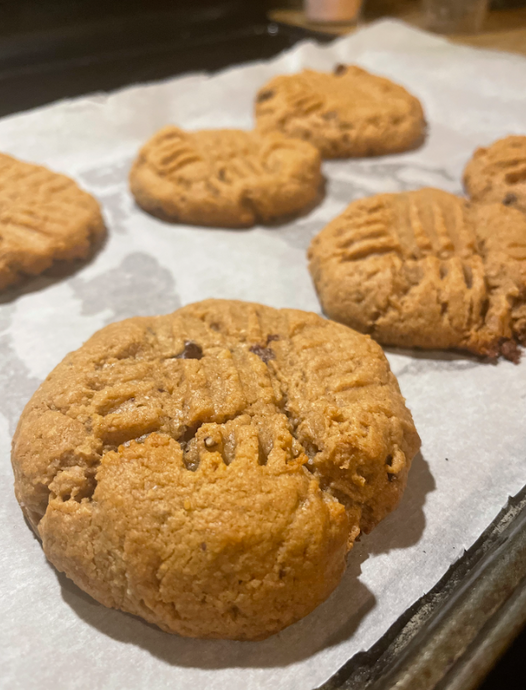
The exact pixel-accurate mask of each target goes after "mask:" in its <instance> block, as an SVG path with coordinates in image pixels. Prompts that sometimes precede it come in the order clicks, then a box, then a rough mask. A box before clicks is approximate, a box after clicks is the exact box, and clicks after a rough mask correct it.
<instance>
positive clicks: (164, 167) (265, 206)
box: [130, 126, 322, 228]
mask: <svg viewBox="0 0 526 690" xmlns="http://www.w3.org/2000/svg"><path fill="white" fill-rule="evenodd" d="M321 185H322V176H321V170H320V154H319V152H318V151H317V150H316V149H315V148H314V147H313V146H311V145H310V144H307V143H306V142H303V141H291V140H289V139H286V138H285V137H284V136H283V135H281V134H277V133H273V134H270V135H269V136H262V135H260V134H257V133H253V132H244V131H241V130H228V129H223V130H204V131H199V132H185V131H184V130H182V129H179V128H178V127H171V126H170V127H164V128H163V129H161V130H160V131H159V132H157V134H155V135H154V136H153V137H152V138H151V139H150V140H149V141H148V142H147V143H146V144H145V145H144V146H143V148H142V149H141V151H140V153H139V157H138V158H137V160H136V161H135V163H134V165H133V167H132V170H131V172H130V187H131V191H132V194H133V195H134V197H135V199H136V201H137V203H138V204H139V206H141V207H142V208H143V209H144V210H145V211H148V212H149V213H152V214H153V215H156V216H159V217H161V218H163V219H164V220H169V221H175V222H181V223H191V224H195V225H209V226H217V227H234V228H237V227H250V226H251V225H254V224H255V223H258V222H261V223H272V222H276V221H279V220H280V219H282V218H286V217H288V216H290V215H294V214H299V213H300V212H302V211H304V210H307V209H308V208H309V207H311V206H312V205H313V204H314V203H315V202H316V201H317V200H318V199H319V198H320V195H321Z"/></svg>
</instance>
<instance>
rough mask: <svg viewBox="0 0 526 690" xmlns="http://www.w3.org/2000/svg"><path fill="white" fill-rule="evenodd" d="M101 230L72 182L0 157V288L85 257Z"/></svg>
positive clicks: (92, 204)
mask: <svg viewBox="0 0 526 690" xmlns="http://www.w3.org/2000/svg"><path fill="white" fill-rule="evenodd" d="M104 232H105V230H104V224H103V220H102V217H101V213H100V209H99V207H98V204H97V202H96V201H95V199H93V198H92V197H91V196H90V195H89V194H87V193H86V192H83V191H81V190H80V189H79V188H78V187H77V185H76V184H75V182H73V180H70V179H69V178H67V177H65V176H64V175H58V174H56V173H53V172H51V171H49V170H46V169H45V168H42V167H39V166H36V165H31V164H29V163H24V162H21V161H18V160H16V159H14V158H11V157H10V156H6V155H4V154H0V245H1V253H0V288H4V287H7V286H8V285H11V284H14V283H16V282H18V281H19V280H20V279H21V278H22V277H23V276H25V275H35V274H38V273H41V272H42V271H44V270H46V269H48V268H49V267H50V266H51V265H52V264H53V263H54V262H55V261H66V260H71V259H80V258H83V257H85V256H86V255H87V254H88V253H89V251H90V249H91V247H92V245H93V244H94V243H96V242H97V241H98V240H99V239H100V238H101V236H102V235H103V234H104Z"/></svg>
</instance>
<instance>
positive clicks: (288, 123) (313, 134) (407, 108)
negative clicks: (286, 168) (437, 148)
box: [256, 65, 426, 158]
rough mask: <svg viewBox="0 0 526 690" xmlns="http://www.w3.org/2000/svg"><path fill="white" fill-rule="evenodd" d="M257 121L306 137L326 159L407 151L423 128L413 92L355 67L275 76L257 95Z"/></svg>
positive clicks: (421, 136)
mask: <svg viewBox="0 0 526 690" xmlns="http://www.w3.org/2000/svg"><path fill="white" fill-rule="evenodd" d="M256 120H257V128H258V130H259V131H260V132H264V133H268V132H281V133H283V134H285V135H287V136H289V137H294V138H297V139H303V140H305V141H308V142H310V143H312V144H314V146H316V147H317V148H318V149H319V150H320V152H321V154H322V156H323V157H324V158H349V157H360V156H379V155H385V154H389V153H398V152H400V151H407V150H409V149H413V148H415V147H416V146H419V145H420V144H421V143H422V142H423V140H424V137H425V131H426V122H425V118H424V112H423V110H422V106H421V104H420V101H419V100H418V99H417V98H415V96H412V95H411V94H410V93H409V92H408V91H406V89H404V88H403V87H402V86H400V85H398V84H395V83H394V82H392V81H390V80H389V79H385V78H383V77H378V76H376V75H373V74H370V73H369V72H366V71H365V70H364V69H362V68H360V67H357V66H356V65H337V66H336V67H335V69H334V71H333V72H332V73H325V72H317V71H314V70H310V69H306V70H303V72H300V73H298V74H290V75H282V76H278V77H274V78H273V79H271V80H270V81H269V82H268V83H267V84H265V86H263V87H262V88H261V89H260V90H259V92H258V94H257V97H256Z"/></svg>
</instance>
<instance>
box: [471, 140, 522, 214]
mask: <svg viewBox="0 0 526 690" xmlns="http://www.w3.org/2000/svg"><path fill="white" fill-rule="evenodd" d="M464 187H465V189H466V191H467V193H468V194H469V196H470V197H471V199H472V200H473V201H481V202H483V203H492V202H499V201H500V202H501V203H502V204H505V205H506V206H511V207H512V208H517V209H519V211H522V212H523V213H526V136H522V137H519V136H513V137H506V138H505V139H499V140H498V141H496V142H494V143H493V144H492V145H491V146H489V147H488V148H479V149H477V150H476V151H475V153H474V154H473V158H472V159H471V160H470V161H469V163H468V164H467V166H466V169H465V170H464Z"/></svg>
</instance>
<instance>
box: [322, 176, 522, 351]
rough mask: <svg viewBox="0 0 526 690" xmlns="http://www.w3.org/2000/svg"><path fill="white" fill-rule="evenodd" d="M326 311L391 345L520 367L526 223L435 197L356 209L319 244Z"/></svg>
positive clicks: (389, 198)
mask: <svg viewBox="0 0 526 690" xmlns="http://www.w3.org/2000/svg"><path fill="white" fill-rule="evenodd" d="M309 258H310V271H311V274H312V277H313V280H314V283H315V286H316V289H317V291H318V295H319V297H320V301H321V303H322V305H323V309H324V311H325V312H326V313H327V314H328V315H329V316H330V317H331V318H333V319H336V320H337V321H341V322H342V323H346V324H348V325H349V326H351V327H353V328H356V329H357V330H359V331H362V332H364V333H369V334H371V335H372V337H373V338H375V339H376V340H378V342H381V343H384V344H386V345H398V346H402V347H423V348H461V349H466V350H470V351H471V352H474V353H476V354H478V355H488V356H490V357H495V356H497V355H498V354H499V353H502V354H503V355H505V356H507V357H509V358H510V359H516V358H517V357H518V350H517V347H516V344H515V341H516V340H518V341H520V342H523V343H524V342H525V339H526V218H525V217H524V216H523V215H522V214H521V213H519V211H516V210H514V209H511V208H507V207H506V206H503V205H502V204H490V205H487V206H486V205H476V204H470V203H469V202H467V201H465V200H464V199H461V198H459V197H456V196H454V195H452V194H448V193H447V192H443V191H440V190H438V189H421V190H419V191H415V192H405V193H401V194H380V195H378V196H373V197H369V198H367V199H361V200H359V201H355V202H354V203H352V204H351V205H350V206H349V207H348V208H347V210H346V211H345V212H344V213H343V214H342V215H341V216H339V217H338V218H336V219H335V220H334V221H332V222H331V223H329V225H328V226H327V227H326V228H324V230H322V232H321V233H320V234H319V235H318V236H317V237H315V238H314V240H313V241H312V243H311V246H310V248H309Z"/></svg>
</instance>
